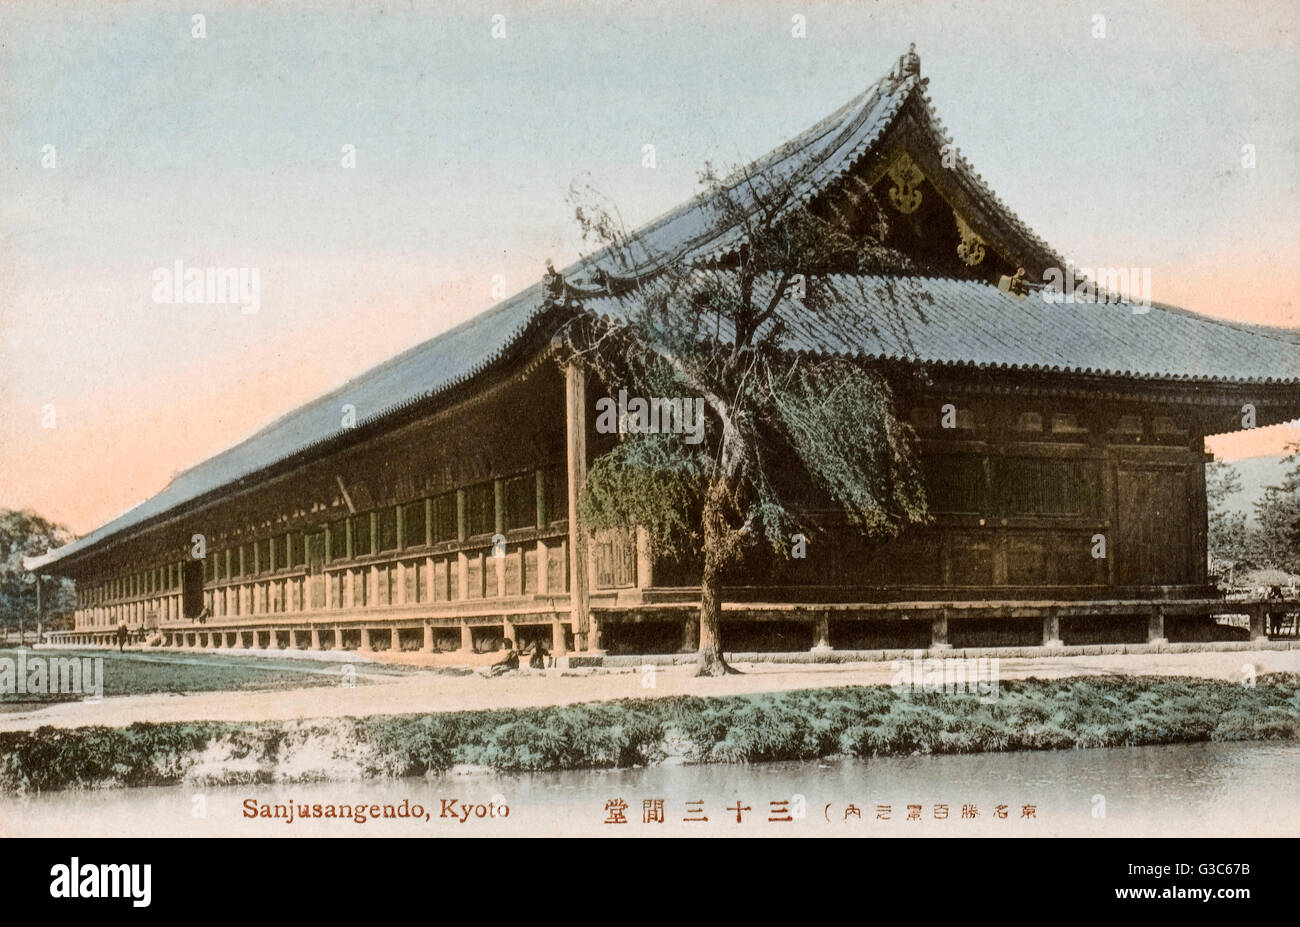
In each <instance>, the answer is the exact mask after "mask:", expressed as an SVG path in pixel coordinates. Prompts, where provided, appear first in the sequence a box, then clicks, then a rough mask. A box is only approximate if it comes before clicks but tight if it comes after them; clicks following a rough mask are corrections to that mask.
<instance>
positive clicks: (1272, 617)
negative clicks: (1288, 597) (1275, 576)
mask: <svg viewBox="0 0 1300 927" xmlns="http://www.w3.org/2000/svg"><path fill="white" fill-rule="evenodd" d="M1265 598H1267V599H1272V600H1275V601H1283V600H1284V599H1285V596H1283V595H1282V587H1281V586H1273V587H1271V588H1270V589H1269V590H1268V595H1267V596H1265ZM1285 621H1286V612H1269V613H1268V634H1269V635H1270V636H1272V637H1276V636H1277V635H1278V632H1279V631H1280V630H1281V627H1282V624H1283V622H1285Z"/></svg>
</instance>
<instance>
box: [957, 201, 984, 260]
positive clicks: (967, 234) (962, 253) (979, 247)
mask: <svg viewBox="0 0 1300 927" xmlns="http://www.w3.org/2000/svg"><path fill="white" fill-rule="evenodd" d="M952 215H953V218H954V219H956V220H957V234H958V235H960V236H961V241H960V242H958V244H957V257H959V258H961V259H962V260H963V261H965V262H966V265H967V266H968V267H974V266H975V265H976V264H978V263H979V262H980V261H982V260H984V249H985V242H984V239H983V238H980V237H979V235H978V234H976V232H975V230H974V229H972V228H971V227H970V226H969V225H967V224H966V220H965V219H963V218H962V217H961V216H960V215H958V214H957V213H955V212H954V213H953V214H952Z"/></svg>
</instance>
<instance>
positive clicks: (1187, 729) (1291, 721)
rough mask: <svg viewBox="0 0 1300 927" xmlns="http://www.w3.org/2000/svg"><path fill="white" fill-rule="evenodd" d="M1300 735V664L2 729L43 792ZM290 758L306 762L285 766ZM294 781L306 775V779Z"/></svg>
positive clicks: (15, 758) (4, 778) (12, 780)
mask: <svg viewBox="0 0 1300 927" xmlns="http://www.w3.org/2000/svg"><path fill="white" fill-rule="evenodd" d="M1297 736H1300V675H1297V674H1268V675H1264V676H1261V677H1260V678H1259V680H1258V681H1257V685H1256V687H1255V688H1247V687H1245V686H1242V685H1239V684H1236V683H1229V682H1218V681H1211V680H1196V679H1177V678H1174V679H1170V678H1165V677H1084V678H1078V679H1061V680H1051V681H1040V680H1034V679H1030V680H1025V681H1021V682H1009V683H1004V684H1003V685H1002V686H1001V687H1000V689H999V693H998V697H997V699H996V701H993V702H991V703H985V702H982V701H980V699H979V698H978V697H976V696H974V695H970V694H964V693H943V692H930V691H921V692H900V691H895V690H894V689H892V688H889V687H885V686H869V687H845V688H834V689H811V690H803V691H795V692H779V693H763V694H755V695H740V696H728V697H723V698H694V697H685V698H663V699H639V700H634V699H627V700H623V701H617V702H597V703H590V704H583V705H568V706H562V707H556V708H528V709H517V710H505V711H472V712H455V713H448V714H438V715H402V716H388V717H376V718H363V719H339V720H333V721H319V722H311V723H308V724H306V725H302V726H299V725H284V726H282V725H278V724H269V723H263V724H220V723H209V722H197V723H186V724H147V723H140V724H133V725H131V726H130V727H128V728H107V727H85V728H75V729H60V728H52V727H43V728H39V729H37V730H35V731H15V732H4V733H0V788H4V789H8V790H15V791H39V790H46V789H60V788H94V787H101V786H105V785H118V786H142V785H168V784H175V783H179V782H183V781H185V780H186V777H187V776H190V775H193V774H194V773H195V770H196V769H198V768H199V767H200V765H201V760H202V759H203V757H204V755H205V751H211V750H212V749H213V748H214V747H219V748H221V749H220V750H218V751H217V752H218V753H220V754H221V755H223V756H226V757H228V758H229V760H230V761H231V762H229V763H227V765H225V766H224V767H219V768H217V769H216V770H214V771H210V772H204V773H203V774H202V775H203V776H206V777H208V778H205V779H204V781H210V782H213V783H222V782H225V783H235V782H255V781H256V782H260V781H272V780H277V781H284V780H285V777H286V776H289V777H290V778H291V779H292V781H305V780H306V779H310V778H312V777H315V778H320V777H321V773H320V770H319V767H311V766H308V767H304V768H301V769H298V768H296V767H293V755H294V753H295V750H296V749H298V748H301V747H303V746H305V745H310V744H311V742H312V741H313V739H315V738H324V739H326V740H327V741H328V742H330V743H333V744H335V751H336V753H338V754H340V756H343V757H345V758H346V759H348V760H350V761H352V762H353V763H354V764H355V767H356V769H357V770H358V771H359V774H360V775H362V776H364V777H367V778H381V777H387V776H408V775H425V774H429V773H441V772H445V771H446V770H448V769H450V768H452V767H453V766H456V765H471V766H487V767H491V768H493V769H496V770H499V771H520V772H522V771H541V770H560V769H607V768H628V767H631V766H637V765H648V764H653V763H657V762H661V761H662V760H664V759H665V758H666V757H667V756H670V755H672V756H677V757H679V758H682V759H687V760H692V761H694V762H701V763H754V762H765V761H773V760H807V759H816V758H819V757H829V756H834V755H850V756H859V757H870V756H892V755H910V754H931V753H933V754H940V753H971V752H980V751H990V750H1059V749H1079V748H1092V747H1117V746H1136V745H1143V744H1168V743H1186V742H1193V741H1235V740H1272V739H1288V740H1289V739H1295V738H1296V737H1297ZM286 767H289V768H292V770H293V771H290V772H286ZM293 777H297V778H293Z"/></svg>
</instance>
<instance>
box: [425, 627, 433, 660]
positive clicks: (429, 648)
mask: <svg viewBox="0 0 1300 927" xmlns="http://www.w3.org/2000/svg"><path fill="white" fill-rule="evenodd" d="M422 649H423V650H424V652H425V653H433V624H432V623H430V622H428V621H426V622H425V623H424V647H423V648H422Z"/></svg>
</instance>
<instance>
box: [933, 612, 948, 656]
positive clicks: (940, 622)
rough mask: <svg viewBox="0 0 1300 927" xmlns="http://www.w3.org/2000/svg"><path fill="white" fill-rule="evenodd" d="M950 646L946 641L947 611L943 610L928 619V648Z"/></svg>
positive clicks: (945, 648) (941, 648)
mask: <svg viewBox="0 0 1300 927" xmlns="http://www.w3.org/2000/svg"><path fill="white" fill-rule="evenodd" d="M951 648H952V645H951V644H949V643H948V612H947V611H943V612H941V613H940V614H939V616H938V617H937V618H933V619H931V621H930V649H931V650H950V649H951Z"/></svg>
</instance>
